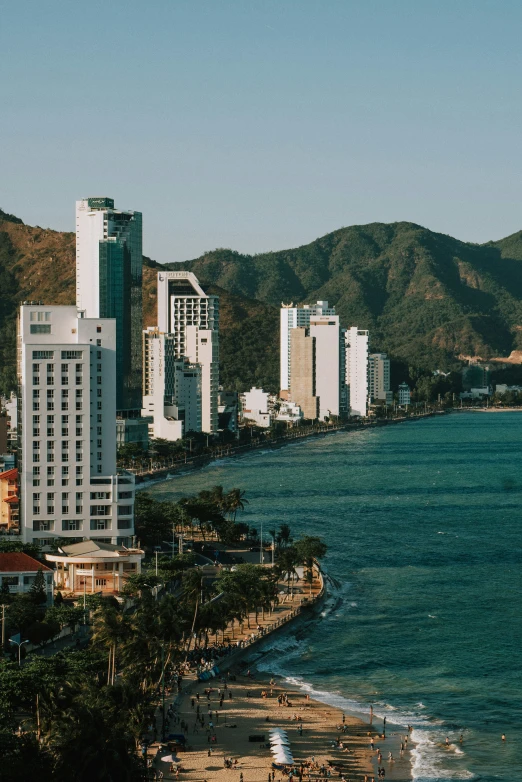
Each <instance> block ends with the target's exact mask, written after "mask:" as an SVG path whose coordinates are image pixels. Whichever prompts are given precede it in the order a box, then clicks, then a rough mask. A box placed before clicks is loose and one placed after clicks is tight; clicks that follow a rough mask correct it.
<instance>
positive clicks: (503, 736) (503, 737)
mask: <svg viewBox="0 0 522 782" xmlns="http://www.w3.org/2000/svg"><path fill="white" fill-rule="evenodd" d="M505 740H506V734H505V733H503V734H502V741H505Z"/></svg>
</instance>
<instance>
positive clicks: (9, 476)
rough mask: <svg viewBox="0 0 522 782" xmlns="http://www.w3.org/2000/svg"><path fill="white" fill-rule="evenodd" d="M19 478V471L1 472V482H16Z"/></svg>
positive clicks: (14, 469)
mask: <svg viewBox="0 0 522 782" xmlns="http://www.w3.org/2000/svg"><path fill="white" fill-rule="evenodd" d="M17 477H18V470H17V469H16V467H15V468H13V469H12V470H6V471H5V472H0V481H10V480H15V478H17Z"/></svg>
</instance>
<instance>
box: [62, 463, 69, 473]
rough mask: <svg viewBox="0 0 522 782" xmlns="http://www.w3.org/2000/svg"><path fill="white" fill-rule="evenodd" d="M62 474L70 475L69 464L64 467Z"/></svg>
mask: <svg viewBox="0 0 522 782" xmlns="http://www.w3.org/2000/svg"><path fill="white" fill-rule="evenodd" d="M62 475H69V465H66V466H65V467H62Z"/></svg>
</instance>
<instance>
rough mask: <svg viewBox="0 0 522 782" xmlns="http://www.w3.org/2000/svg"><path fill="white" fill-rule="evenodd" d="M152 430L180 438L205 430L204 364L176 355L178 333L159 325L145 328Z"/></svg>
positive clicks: (146, 403) (146, 410)
mask: <svg viewBox="0 0 522 782" xmlns="http://www.w3.org/2000/svg"><path fill="white" fill-rule="evenodd" d="M142 413H143V415H144V416H151V417H152V424H151V426H150V434H151V436H152V437H156V438H158V437H160V438H163V439H165V440H179V439H181V438H182V437H183V436H184V435H185V434H186V433H187V432H201V366H200V365H199V364H191V363H190V362H189V360H188V359H187V358H184V357H183V358H177V357H176V337H175V335H174V334H164V333H163V332H161V331H160V330H159V329H158V328H152V327H151V328H148V329H147V330H146V331H144V332H143V410H142Z"/></svg>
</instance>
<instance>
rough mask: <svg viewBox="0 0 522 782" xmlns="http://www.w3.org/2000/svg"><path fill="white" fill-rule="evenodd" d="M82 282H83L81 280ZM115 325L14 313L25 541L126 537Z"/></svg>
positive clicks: (48, 310)
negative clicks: (118, 465) (118, 464)
mask: <svg viewBox="0 0 522 782" xmlns="http://www.w3.org/2000/svg"><path fill="white" fill-rule="evenodd" d="M85 284H87V283H85ZM116 355H117V324H116V323H115V321H114V320H112V319H111V320H107V319H103V318H98V317H96V318H88V317H87V316H86V314H85V313H84V312H79V311H78V310H77V309H76V307H68V306H49V307H46V306H44V305H41V304H38V305H35V304H24V305H22V306H21V307H20V315H19V321H18V353H17V372H18V388H19V396H18V459H19V460H18V469H19V479H20V490H21V500H22V502H21V533H22V539H23V540H24V542H37V543H40V544H45V543H46V542H48V541H49V539H50V538H70V539H71V542H76V541H78V540H82V539H83V538H92V539H94V540H97V541H102V542H106V543H114V544H119V545H129V544H130V543H131V538H132V536H133V534H134V523H133V518H134V513H133V511H134V476H133V475H132V474H130V473H122V474H117V471H116V429H115V426H114V420H115V417H116V377H117V369H116V367H117V361H116Z"/></svg>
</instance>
